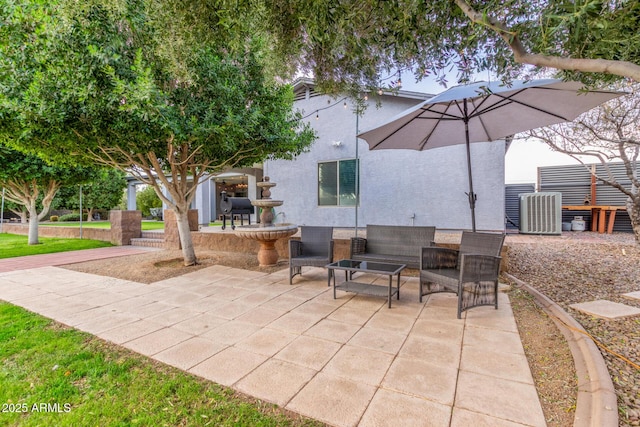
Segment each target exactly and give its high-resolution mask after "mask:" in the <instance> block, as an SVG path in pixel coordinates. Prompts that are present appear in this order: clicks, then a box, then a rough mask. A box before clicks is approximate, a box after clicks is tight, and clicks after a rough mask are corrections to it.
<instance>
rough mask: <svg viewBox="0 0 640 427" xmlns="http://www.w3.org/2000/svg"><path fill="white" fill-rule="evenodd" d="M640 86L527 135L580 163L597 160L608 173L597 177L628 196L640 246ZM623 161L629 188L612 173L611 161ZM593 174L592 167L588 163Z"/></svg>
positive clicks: (629, 212) (634, 228)
mask: <svg viewBox="0 0 640 427" xmlns="http://www.w3.org/2000/svg"><path fill="white" fill-rule="evenodd" d="M639 122H640V86H639V85H637V84H636V85H633V86H631V94H630V95H627V96H623V97H620V98H617V99H614V100H611V101H609V102H607V103H606V104H603V105H601V106H599V107H597V108H594V109H593V110H591V111H588V112H586V113H584V114H582V115H581V116H580V117H578V118H577V119H576V120H575V121H573V122H570V123H563V124H558V125H554V126H549V127H545V128H541V129H536V130H533V131H530V132H528V133H527V136H529V137H534V138H538V139H540V140H542V141H544V142H545V143H547V144H548V145H549V146H550V147H551V148H552V149H554V150H555V151H559V152H561V153H565V154H568V155H569V156H571V157H573V158H575V159H576V160H578V161H579V162H581V163H584V159H585V157H586V158H591V159H596V160H597V161H598V162H599V163H600V164H602V165H603V170H604V171H606V174H605V175H603V176H600V175H596V178H597V179H598V180H600V181H601V182H603V183H605V184H607V185H610V186H612V187H614V188H616V189H618V190H620V191H621V192H622V193H623V194H625V195H626V196H627V203H626V207H627V213H628V214H629V218H631V225H632V227H633V232H634V235H635V238H636V242H637V243H639V244H640V176H638V166H640V163H639V162H638V156H639V155H640V129H638V123H639ZM615 160H620V161H622V163H623V164H624V169H625V171H626V176H627V178H629V181H630V186H629V187H625V186H624V185H622V184H621V183H620V182H619V181H618V180H617V179H616V178H615V176H614V175H613V173H612V172H611V168H610V167H609V162H611V161H615ZM585 166H587V167H588V168H589V170H590V171H591V168H590V167H589V165H587V164H585Z"/></svg>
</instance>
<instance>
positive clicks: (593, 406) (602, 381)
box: [504, 273, 618, 427]
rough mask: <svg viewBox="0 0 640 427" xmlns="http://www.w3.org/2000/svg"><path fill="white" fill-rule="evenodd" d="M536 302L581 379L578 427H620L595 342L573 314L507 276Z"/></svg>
mask: <svg viewBox="0 0 640 427" xmlns="http://www.w3.org/2000/svg"><path fill="white" fill-rule="evenodd" d="M504 275H505V277H507V278H509V279H510V280H513V281H514V282H515V283H517V284H518V285H519V286H521V287H522V288H524V289H525V290H526V291H527V292H529V293H530V294H531V295H533V297H534V298H535V299H536V301H537V302H538V304H539V305H540V306H541V307H542V309H543V310H545V312H547V314H548V315H550V317H551V319H552V320H553V321H554V323H555V324H556V326H557V327H558V329H559V330H560V331H561V332H562V334H563V335H564V337H565V339H566V341H567V344H568V345H569V349H570V350H571V354H572V356H573V361H574V365H575V368H576V375H577V377H578V396H577V402H576V412H575V416H574V423H573V425H574V426H576V427H577V426H586V425H591V426H601V427H617V426H618V399H617V396H616V393H615V389H614V387H613V381H612V380H611V375H610V374H609V370H608V369H607V365H606V363H605V361H604V358H603V357H602V354H601V353H600V350H598V347H597V346H596V344H595V343H594V342H593V340H592V339H591V338H590V337H589V336H588V335H587V334H586V331H585V330H584V328H583V327H582V325H580V323H578V322H577V321H576V320H575V319H574V318H573V317H572V316H571V315H570V314H569V313H567V312H566V311H565V310H564V309H562V307H560V306H559V305H558V304H556V303H555V302H553V301H552V300H551V299H549V298H548V297H547V296H546V295H544V294H542V293H541V292H539V291H538V290H536V289H535V288H533V287H531V286H530V285H529V284H528V283H526V282H524V281H522V280H520V279H518V278H517V277H515V276H513V275H511V274H509V273H504Z"/></svg>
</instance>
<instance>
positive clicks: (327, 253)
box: [289, 226, 333, 285]
mask: <svg viewBox="0 0 640 427" xmlns="http://www.w3.org/2000/svg"><path fill="white" fill-rule="evenodd" d="M332 262H333V227H317V226H301V227H300V240H294V239H291V240H289V284H290V285H291V284H293V276H295V275H297V274H300V275H302V267H303V266H307V267H324V266H326V265H327V264H331V263H332Z"/></svg>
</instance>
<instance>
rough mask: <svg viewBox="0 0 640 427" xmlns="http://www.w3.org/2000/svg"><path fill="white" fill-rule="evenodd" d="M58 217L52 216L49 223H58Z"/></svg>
mask: <svg viewBox="0 0 640 427" xmlns="http://www.w3.org/2000/svg"><path fill="white" fill-rule="evenodd" d="M58 218H59V217H58V215H51V217H50V218H49V221H51V222H57V221H58Z"/></svg>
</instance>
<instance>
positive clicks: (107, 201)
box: [56, 168, 127, 221]
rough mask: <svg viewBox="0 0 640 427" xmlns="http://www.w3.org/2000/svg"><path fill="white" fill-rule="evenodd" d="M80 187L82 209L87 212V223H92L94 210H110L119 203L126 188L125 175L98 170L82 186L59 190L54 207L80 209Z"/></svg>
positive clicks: (113, 170)
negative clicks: (57, 201)
mask: <svg viewBox="0 0 640 427" xmlns="http://www.w3.org/2000/svg"><path fill="white" fill-rule="evenodd" d="M81 186H82V207H83V211H84V210H86V212H87V221H92V219H93V211H94V210H95V209H107V210H109V209H112V208H114V207H116V206H118V204H119V203H120V200H121V199H122V192H123V191H124V189H125V188H126V187H127V180H126V179H125V173H124V172H122V171H120V170H117V169H110V168H99V169H96V170H95V171H94V173H92V175H91V178H90V179H88V180H87V181H86V182H85V183H83V184H78V185H72V186H67V187H64V188H61V189H60V191H59V193H58V197H57V199H58V200H59V203H57V204H56V205H57V206H59V207H62V208H66V209H79V208H80V187H81Z"/></svg>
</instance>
